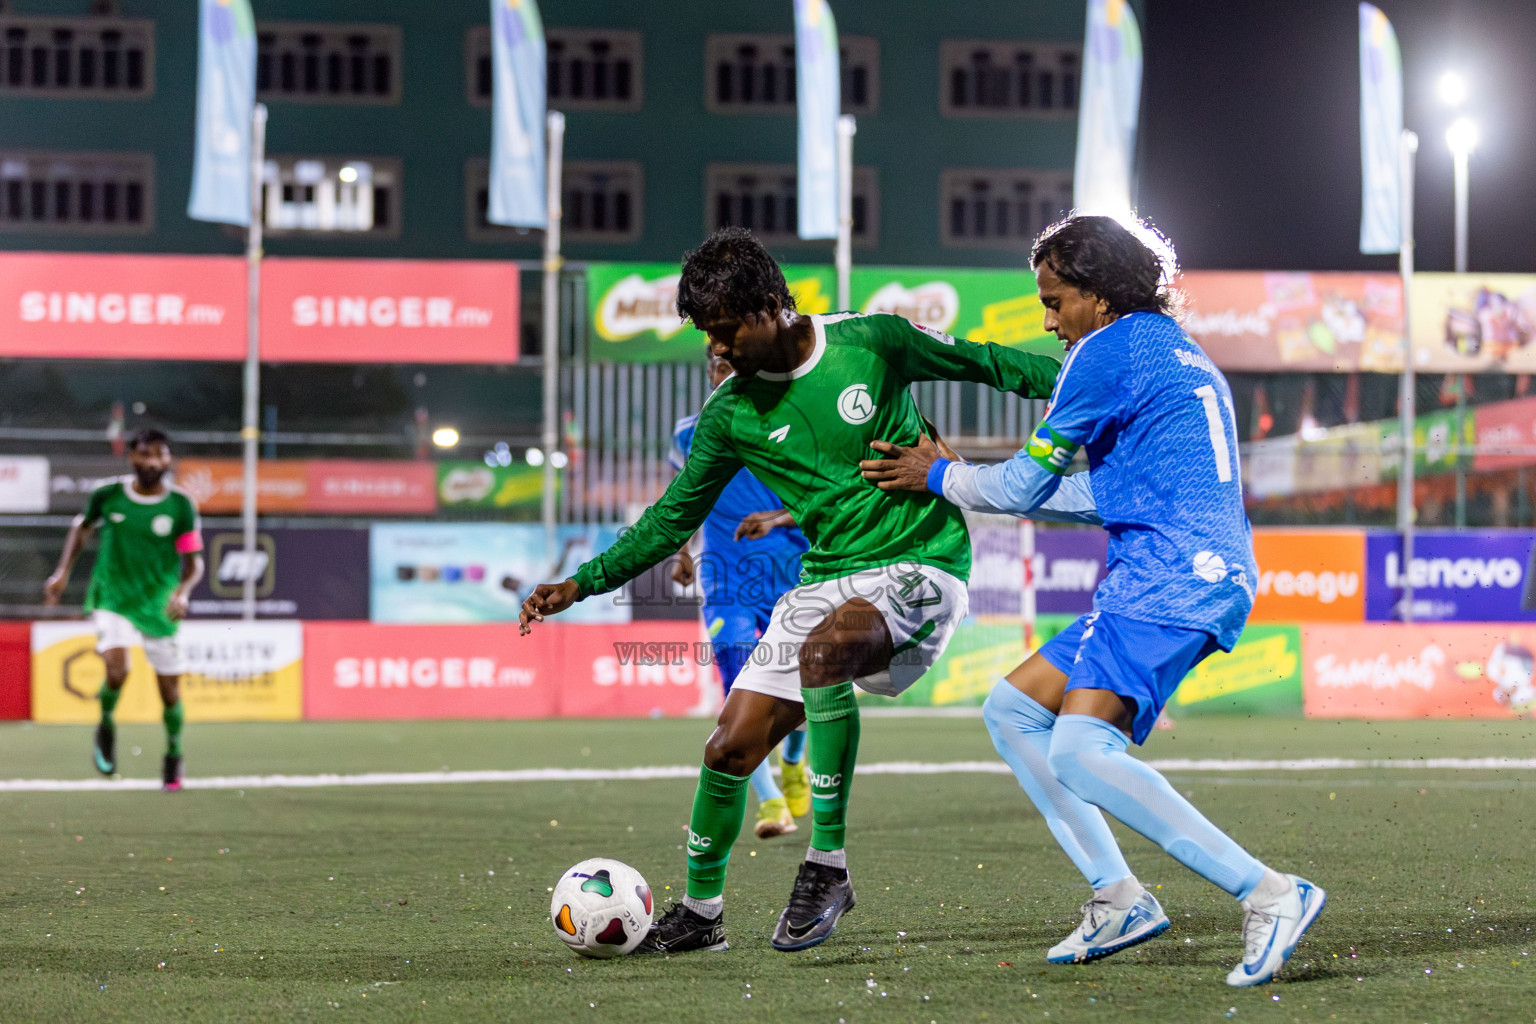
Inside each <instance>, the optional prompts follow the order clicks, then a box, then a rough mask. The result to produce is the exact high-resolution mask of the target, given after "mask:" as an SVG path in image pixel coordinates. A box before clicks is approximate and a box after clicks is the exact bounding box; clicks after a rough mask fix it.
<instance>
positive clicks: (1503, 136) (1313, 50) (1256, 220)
mask: <svg viewBox="0 0 1536 1024" xmlns="http://www.w3.org/2000/svg"><path fill="white" fill-rule="evenodd" d="M1377 6H1378V7H1380V8H1381V9H1382V10H1383V11H1384V12H1385V13H1386V15H1387V17H1388V18H1389V19H1391V21H1392V24H1393V27H1394V28H1395V29H1396V30H1397V38H1398V42H1399V44H1400V45H1401V47H1402V54H1403V80H1404V88H1403V92H1404V120H1405V126H1406V127H1407V128H1409V129H1410V130H1412V131H1416V132H1418V134H1419V156H1418V163H1417V176H1418V184H1417V188H1416V200H1415V217H1416V219H1417V222H1418V223H1417V228H1416V231H1415V234H1416V236H1417V240H1418V259H1417V266H1418V268H1419V269H1421V270H1437V271H1445V270H1451V269H1452V227H1451V225H1452V207H1451V156H1450V152H1449V150H1447V148H1446V145H1445V129H1446V126H1447V125H1449V124H1450V122H1451V121H1452V120H1453V118H1454V116H1455V115H1453V114H1452V113H1451V112H1450V111H1449V110H1448V109H1447V108H1446V107H1445V106H1444V105H1443V104H1442V103H1441V102H1440V100H1439V98H1438V97H1437V95H1436V92H1435V87H1436V84H1437V82H1438V80H1439V77H1440V75H1441V73H1442V72H1443V71H1445V70H1446V69H1448V68H1452V67H1454V68H1457V69H1459V70H1461V71H1462V73H1463V75H1464V76H1465V77H1466V78H1467V79H1468V82H1469V84H1470V86H1471V97H1470V98H1469V99H1468V101H1467V103H1466V104H1465V105H1464V112H1465V113H1466V114H1468V115H1470V116H1471V117H1473V119H1474V120H1476V121H1477V122H1478V124H1479V127H1480V128H1481V134H1482V142H1481V144H1480V145H1479V147H1478V149H1477V150H1476V151H1475V152H1474V153H1473V154H1472V156H1471V163H1470V173H1469V182H1470V184H1469V189H1468V192H1469V197H1470V201H1469V207H1470V214H1469V228H1468V237H1469V241H1468V264H1469V268H1468V269H1470V270H1473V271H1486V272H1524V273H1531V272H1536V0H1378V2H1377ZM1356 11H1357V8H1356V4H1355V3H1353V2H1350V0H1302V2H1277V0H1230V2H1226V3H1214V2H1195V0H1148V2H1147V9H1146V15H1145V17H1144V18H1143V25H1142V32H1143V41H1144V44H1145V50H1146V64H1145V71H1144V75H1145V77H1144V84H1143V92H1142V120H1141V130H1142V138H1141V141H1140V165H1139V166H1140V192H1139V200H1140V209H1141V212H1142V213H1143V214H1144V215H1147V216H1149V217H1150V218H1151V219H1152V220H1153V221H1154V223H1156V224H1157V225H1158V226H1159V227H1161V228H1162V229H1163V230H1164V231H1165V232H1166V233H1167V234H1168V235H1169V236H1170V237H1171V238H1172V239H1173V241H1174V243H1175V245H1176V246H1177V248H1178V251H1179V256H1180V262H1181V263H1182V264H1183V266H1184V267H1186V268H1189V269H1232V270H1395V269H1396V267H1397V257H1395V256H1370V257H1367V256H1362V255H1361V254H1360V252H1359V231H1360V138H1359V130H1360V128H1359V126H1360V112H1359V107H1360V86H1359V51H1358V45H1359V44H1358V28H1357V25H1358V21H1357V13H1356Z"/></svg>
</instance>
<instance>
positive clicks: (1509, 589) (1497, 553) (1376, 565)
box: [1365, 530, 1536, 622]
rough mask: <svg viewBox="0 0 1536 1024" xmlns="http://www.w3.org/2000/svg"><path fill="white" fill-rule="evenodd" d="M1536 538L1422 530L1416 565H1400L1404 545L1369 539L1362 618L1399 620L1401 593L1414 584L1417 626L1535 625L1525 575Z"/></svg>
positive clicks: (1535, 608) (1392, 537)
mask: <svg viewBox="0 0 1536 1024" xmlns="http://www.w3.org/2000/svg"><path fill="white" fill-rule="evenodd" d="M1533 541H1536V534H1532V533H1525V532H1522V531H1519V530H1481V531H1472V530H1461V531H1450V530H1444V531H1440V530H1424V531H1420V532H1419V533H1417V534H1415V536H1414V541H1413V561H1412V562H1411V563H1409V564H1407V565H1405V564H1404V563H1403V547H1402V543H1403V542H1402V538H1401V537H1399V536H1398V535H1396V534H1390V533H1389V534H1371V535H1370V536H1369V537H1368V538H1367V540H1366V548H1365V551H1366V565H1367V582H1366V591H1365V617H1366V618H1367V619H1368V620H1370V621H1372V622H1391V621H1395V620H1399V619H1401V618H1402V600H1403V587H1404V584H1405V583H1408V582H1411V583H1412V584H1413V618H1414V620H1415V621H1416V622H1452V621H1456V622H1516V621H1519V620H1522V619H1525V620H1532V619H1536V601H1533V597H1536V594H1532V593H1531V590H1530V587H1529V584H1528V576H1529V574H1530V568H1531V549H1532V546H1533Z"/></svg>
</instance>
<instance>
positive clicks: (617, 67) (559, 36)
mask: <svg viewBox="0 0 1536 1024" xmlns="http://www.w3.org/2000/svg"><path fill="white" fill-rule="evenodd" d="M544 45H545V53H546V57H547V61H548V64H547V67H546V69H545V86H546V89H547V92H548V96H549V105H550V106H552V107H556V108H558V109H560V110H613V111H620V112H624V113H633V112H635V111H638V110H639V109H640V107H641V102H642V96H641V93H642V84H641V83H642V70H643V67H644V63H643V60H642V55H641V35H640V33H639V32H626V31H622V30H618V29H604V28H551V29H546V30H545V35H544ZM464 57H465V61H464V64H465V66H464V72H465V83H466V86H467V88H468V90H469V102H470V103H471V104H472V105H473V106H477V107H489V106H490V105H491V77H492V76H491V30H490V28H489V26H486V25H476V26H474V27H473V28H471V29H470V30H469V32H468V33H467V34H466V35H465V38H464Z"/></svg>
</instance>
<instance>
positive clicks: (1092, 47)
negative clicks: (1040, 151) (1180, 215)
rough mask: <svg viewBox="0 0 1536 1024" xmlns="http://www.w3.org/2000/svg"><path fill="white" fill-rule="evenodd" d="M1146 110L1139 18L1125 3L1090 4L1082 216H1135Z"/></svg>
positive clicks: (1092, 0) (1080, 163) (1075, 197)
mask: <svg viewBox="0 0 1536 1024" xmlns="http://www.w3.org/2000/svg"><path fill="white" fill-rule="evenodd" d="M1140 106H1141V30H1140V29H1139V28H1138V27H1137V25H1136V15H1135V14H1134V13H1133V12H1132V11H1131V8H1130V5H1129V4H1127V3H1126V2H1125V0H1088V32H1087V35H1086V36H1085V38H1084V40H1083V85H1082V91H1081V95H1080V96H1079V98H1078V113H1077V164H1076V166H1075V168H1074V170H1073V175H1072V205H1073V206H1074V207H1075V208H1076V210H1077V212H1078V213H1092V214H1103V215H1105V216H1110V217H1119V218H1125V217H1129V216H1130V215H1131V212H1132V203H1131V161H1132V157H1133V155H1134V154H1135V152H1136V119H1137V116H1138V113H1139V110H1140Z"/></svg>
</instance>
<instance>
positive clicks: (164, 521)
mask: <svg viewBox="0 0 1536 1024" xmlns="http://www.w3.org/2000/svg"><path fill="white" fill-rule="evenodd" d="M149 528H150V529H151V530H153V531H154V533H155V536H156V537H169V536H170V535H171V517H170V516H163V515H162V516H155V518H153V519H151V520H150V521H149Z"/></svg>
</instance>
